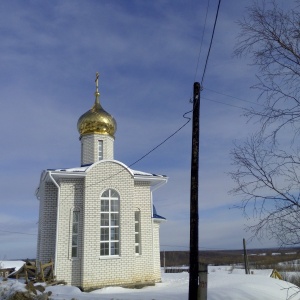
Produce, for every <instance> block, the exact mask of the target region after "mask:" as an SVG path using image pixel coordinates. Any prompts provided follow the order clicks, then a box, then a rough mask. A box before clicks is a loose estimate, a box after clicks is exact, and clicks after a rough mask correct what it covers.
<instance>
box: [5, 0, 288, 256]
mask: <svg viewBox="0 0 300 300" xmlns="http://www.w3.org/2000/svg"><path fill="white" fill-rule="evenodd" d="M282 3H283V2H282ZM247 5H249V1H247V0H241V1H234V0H227V1H223V3H222V4H221V8H220V12H219V18H218V23H217V27H216V32H215V37H214V41H213V46H212V50H211V54H210V58H209V62H208V67H207V71H206V74H205V79H204V90H203V91H202V93H201V124H200V127H201V128H200V131H201V133H200V135H201V140H200V166H199V174H200V182H199V186H200V190H199V208H200V237H199V247H200V248H205V249H237V248H241V247H242V239H243V238H244V237H245V238H249V234H248V233H246V232H245V231H244V224H248V225H249V223H247V222H249V221H247V220H246V219H244V217H243V216H242V213H241V212H240V211H239V210H236V209H232V206H233V205H234V204H236V203H237V202H238V201H239V199H236V198H233V197H232V196H229V195H228V191H229V190H230V189H231V188H232V187H233V182H232V181H231V179H230V177H229V176H228V175H227V173H228V172H229V171H230V169H231V161H230V155H229V153H230V150H231V149H232V148H233V141H236V140H242V139H243V138H245V137H246V136H247V134H248V133H249V132H251V130H253V128H255V125H252V124H251V123H248V124H247V123H246V119H245V118H244V117H243V116H242V114H243V111H242V109H240V108H237V107H236V106H238V107H249V106H250V105H252V106H254V105H255V104H250V103H248V102H245V101H241V100H238V99H236V98H240V99H244V100H248V101H253V102H255V101H256V98H257V94H256V93H255V91H254V90H252V89H250V86H251V85H252V84H253V83H255V80H256V79H255V69H254V68H253V67H251V66H249V65H248V63H249V62H248V61H247V60H246V59H245V58H243V59H239V58H236V57H233V48H234V44H235V43H236V36H237V34H238V30H239V29H238V26H237V24H236V21H237V20H238V19H239V18H241V17H242V16H243V13H244V12H245V7H246V6H247ZM206 6H207V1H195V0H190V1H184V2H183V1H177V0H175V1H174V0H157V1H138V0H136V1H134V0H130V1H122V0H119V1H117V0H112V1H104V0H103V1H102V0H99V1H96V0H94V1H93V0H88V1H78V0H72V1H71V0H64V1H55V0H53V1H21V0H13V1H2V2H0V38H1V43H0V99H1V110H0V125H1V126H0V130H1V140H2V142H1V157H2V158H1V160H0V188H1V196H0V259H5V258H6V259H8V258H19V257H35V251H36V233H37V222H38V206H39V202H38V201H37V199H36V198H35V189H36V188H37V186H38V183H39V177H40V174H41V172H42V170H43V169H47V168H67V167H76V166H79V165H80V143H79V139H78V138H79V134H78V132H77V128H76V124H77V120H78V118H79V117H80V116H81V115H82V114H83V113H84V112H86V111H87V110H88V109H90V108H91V106H92V104H93V101H94V95H93V94H94V91H95V84H94V79H95V73H96V72H97V71H99V72H100V93H101V96H100V97H101V98H100V101H101V104H102V106H103V107H104V109H105V110H106V111H108V112H110V113H111V114H112V115H113V116H114V117H115V119H116V121H117V124H118V130H117V133H116V140H115V159H117V160H120V161H122V162H123V163H125V164H127V165H130V164H132V163H133V162H134V161H136V160H137V159H139V158H140V157H142V156H143V155H144V154H145V153H147V152H148V151H149V150H151V149H152V148H153V147H155V146H156V145H158V144H159V143H161V142H162V141H163V140H164V139H165V138H167V137H168V136H169V135H170V134H172V133H173V132H174V131H175V130H177V129H178V128H179V127H180V126H182V125H183V124H184V123H185V122H186V119H184V118H183V117H182V115H183V114H184V113H185V112H187V111H190V110H191V109H192V104H191V103H190V101H189V100H190V98H191V96H192V88H193V83H194V81H200V80H201V77H202V72H203V68H204V62H205V58H206V54H207V51H208V45H209V42H210V37H211V32H212V26H213V21H214V17H215V13H216V8H217V1H216V0H210V4H209V10H208V15H207V23H206V29H205V31H204V32H205V34H204V38H203V44H202V48H201V55H200V60H199V66H198V69H197V70H196V65H197V61H198V56H199V49H200V44H201V39H202V32H203V26H204V20H205V14H206ZM216 92H219V93H221V94H226V95H231V96H233V97H236V98H233V97H226V96H224V95H220V94H218V93H216ZM212 100H213V101H212ZM216 101H217V102H216ZM220 102H222V103H223V104H221V103H220ZM190 155H191V122H190V123H189V124H188V125H187V126H185V127H184V129H182V130H181V131H180V132H179V133H177V134H176V135H175V136H174V137H173V138H172V139H170V140H168V141H167V142H166V143H165V144H163V145H162V146H161V147H160V148H158V149H157V150H156V151H154V152H153V153H151V154H150V155H148V156H147V157H146V158H144V159H143V160H141V161H140V162H139V163H138V164H136V165H134V166H132V168H133V169H137V170H142V171H145V172H153V173H159V174H166V175H167V176H169V182H168V184H167V185H165V186H164V187H162V188H161V189H160V190H157V191H156V192H155V194H154V201H155V205H156V208H157V210H158V213H159V214H161V215H163V216H165V217H166V218H167V219H168V222H167V223H165V224H163V225H162V226H161V249H162V250H171V249H176V250H187V249H188V245H189V240H188V236H189V179H190ZM6 231H11V232H16V233H8V232H6ZM20 233H25V234H20ZM273 245H275V244H274V242H273V241H269V240H264V241H261V242H258V241H256V240H253V241H252V242H251V243H250V242H249V245H248V247H267V246H273Z"/></svg>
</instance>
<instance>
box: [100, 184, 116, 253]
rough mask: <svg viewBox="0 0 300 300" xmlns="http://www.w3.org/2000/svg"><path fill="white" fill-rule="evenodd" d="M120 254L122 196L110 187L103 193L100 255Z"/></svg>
mask: <svg viewBox="0 0 300 300" xmlns="http://www.w3.org/2000/svg"><path fill="white" fill-rule="evenodd" d="M119 254H120V196H119V194H118V192H117V191H115V190H113V189H108V190H106V191H104V192H103V193H102V195H101V216H100V256H118V255H119Z"/></svg>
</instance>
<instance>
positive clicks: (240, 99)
mask: <svg viewBox="0 0 300 300" xmlns="http://www.w3.org/2000/svg"><path fill="white" fill-rule="evenodd" d="M203 90H208V91H211V92H213V93H216V94H219V95H222V96H225V97H229V98H233V99H236V100H239V101H243V102H248V103H252V104H255V105H259V106H263V107H267V106H265V105H263V104H260V103H258V102H254V101H250V100H245V99H242V98H238V97H235V96H232V95H227V94H224V93H221V92H218V91H214V90H211V89H208V88H203ZM212 101H213V100H212Z"/></svg>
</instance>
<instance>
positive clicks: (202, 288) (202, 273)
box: [198, 262, 207, 300]
mask: <svg viewBox="0 0 300 300" xmlns="http://www.w3.org/2000/svg"><path fill="white" fill-rule="evenodd" d="M198 300H207V264H205V263H201V262H199V286H198Z"/></svg>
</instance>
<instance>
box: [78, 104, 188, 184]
mask: <svg viewBox="0 0 300 300" xmlns="http://www.w3.org/2000/svg"><path fill="white" fill-rule="evenodd" d="M191 112H193V110H190V111H187V112H185V113H184V114H183V116H182V117H183V118H185V119H187V121H186V122H185V123H184V124H183V125H181V126H180V127H179V128H178V129H176V130H175V131H174V132H173V133H171V134H170V135H169V136H168V137H167V138H165V139H164V140H163V141H162V142H161V143H159V144H158V145H156V146H155V147H153V148H152V149H151V150H150V151H148V152H147V153H146V154H144V155H143V156H141V157H140V158H139V159H137V160H136V161H134V162H133V163H131V164H130V165H128V167H132V166H133V165H135V164H137V163H138V162H140V161H141V160H143V159H144V158H145V157H146V156H148V155H149V154H150V153H152V152H153V151H155V150H156V149H157V148H159V147H160V146H162V145H163V144H164V143H166V142H167V141H168V140H169V139H171V138H172V137H173V136H174V135H176V134H177V133H178V132H179V131H180V130H182V129H183V128H184V127H185V126H186V125H187V124H188V123H189V122H190V121H191V118H190V117H188V116H187V115H188V114H190V113H191ZM124 171H125V169H122V170H121V171H119V172H117V173H115V174H113V175H111V176H109V177H107V178H104V179H102V180H100V181H97V182H95V183H93V184H90V185H89V186H86V188H89V187H91V186H94V185H97V184H99V183H101V182H103V181H106V180H109V179H111V178H113V177H115V176H117V175H119V174H121V173H122V172H124ZM76 189H81V188H76Z"/></svg>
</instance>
